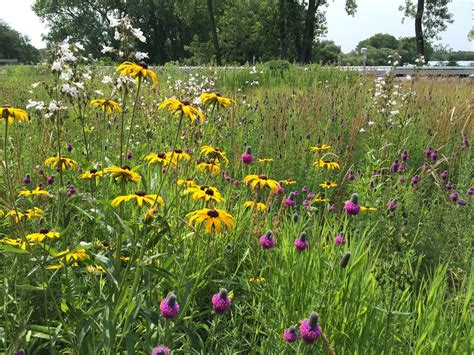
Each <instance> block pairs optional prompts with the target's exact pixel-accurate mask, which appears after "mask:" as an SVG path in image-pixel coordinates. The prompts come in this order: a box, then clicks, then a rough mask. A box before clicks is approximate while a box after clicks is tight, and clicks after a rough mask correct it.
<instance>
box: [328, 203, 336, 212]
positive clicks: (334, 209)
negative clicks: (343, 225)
mask: <svg viewBox="0 0 474 355" xmlns="http://www.w3.org/2000/svg"><path fill="white" fill-rule="evenodd" d="M328 210H329V211H330V212H336V211H337V207H336V205H335V204H331V205H329V206H328Z"/></svg>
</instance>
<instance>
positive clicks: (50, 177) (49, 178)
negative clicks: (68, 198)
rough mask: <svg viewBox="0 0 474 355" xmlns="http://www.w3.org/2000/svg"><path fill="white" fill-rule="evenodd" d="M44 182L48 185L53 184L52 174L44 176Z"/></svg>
mask: <svg viewBox="0 0 474 355" xmlns="http://www.w3.org/2000/svg"><path fill="white" fill-rule="evenodd" d="M46 183H47V184H48V185H52V184H54V176H52V175H51V176H48V177H47V178H46Z"/></svg>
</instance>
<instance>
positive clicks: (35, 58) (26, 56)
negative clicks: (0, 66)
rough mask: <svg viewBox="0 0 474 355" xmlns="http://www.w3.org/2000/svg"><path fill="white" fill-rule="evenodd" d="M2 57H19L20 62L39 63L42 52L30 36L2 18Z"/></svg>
mask: <svg viewBox="0 0 474 355" xmlns="http://www.w3.org/2000/svg"><path fill="white" fill-rule="evenodd" d="M0 58H1V59H17V60H18V61H19V62H20V63H38V62H39V60H40V53H39V51H38V49H36V48H35V47H33V46H32V45H31V43H30V40H29V38H28V37H26V36H23V35H22V34H21V33H19V32H18V31H15V30H14V29H12V28H11V27H10V26H9V25H8V24H6V23H5V22H3V21H1V20H0Z"/></svg>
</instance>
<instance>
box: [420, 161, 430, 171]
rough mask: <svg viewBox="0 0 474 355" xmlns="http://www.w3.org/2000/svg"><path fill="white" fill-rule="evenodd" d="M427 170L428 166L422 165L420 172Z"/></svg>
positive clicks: (426, 164)
mask: <svg viewBox="0 0 474 355" xmlns="http://www.w3.org/2000/svg"><path fill="white" fill-rule="evenodd" d="M429 168H430V165H429V164H428V163H423V165H422V166H421V171H423V172H425V171H428V169H429Z"/></svg>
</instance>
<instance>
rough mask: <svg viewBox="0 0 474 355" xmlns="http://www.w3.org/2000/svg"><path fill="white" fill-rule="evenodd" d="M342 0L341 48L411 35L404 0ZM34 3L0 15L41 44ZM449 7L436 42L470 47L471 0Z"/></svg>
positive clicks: (334, 9)
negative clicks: (349, 8) (349, 4)
mask: <svg viewBox="0 0 474 355" xmlns="http://www.w3.org/2000/svg"><path fill="white" fill-rule="evenodd" d="M78 1H80V0H78ZM344 2H345V0H333V1H332V2H331V1H330V2H329V3H330V6H329V7H328V8H327V10H326V11H327V12H326V14H327V24H328V33H327V35H326V38H327V39H330V40H333V41H334V42H336V44H338V45H340V46H341V48H342V51H343V52H349V51H351V50H352V49H354V48H355V47H356V45H357V43H359V42H360V41H361V40H363V39H366V38H368V37H370V36H372V35H374V34H375V33H390V34H392V35H394V36H395V37H400V36H414V31H415V30H414V21H413V20H407V21H405V23H404V24H402V22H401V19H402V13H401V12H400V11H398V7H399V6H400V5H402V4H403V3H404V2H405V0H357V4H358V10H357V13H356V14H355V16H354V17H351V16H348V15H347V14H346V13H345V11H344ZM33 3H34V0H0V9H1V12H0V19H2V20H4V21H6V22H7V23H8V24H9V25H10V26H11V27H13V28H14V29H15V30H17V31H19V32H21V33H23V34H25V35H27V36H28V37H29V38H30V39H31V42H32V44H33V45H34V46H35V47H37V48H44V47H45V43H44V42H43V41H42V39H41V35H42V34H45V33H47V32H48V29H47V27H46V26H45V25H43V24H42V23H41V21H40V20H39V18H38V17H37V16H36V15H35V14H34V12H33V11H32V10H31V5H32V4H33ZM449 8H450V10H451V12H452V13H453V14H454V23H453V24H450V25H448V29H447V30H446V32H444V33H442V34H441V37H442V39H441V41H439V42H438V43H442V44H443V45H448V46H449V47H450V48H452V49H453V50H470V51H473V50H474V42H469V41H468V39H467V34H468V32H469V31H470V30H471V28H473V26H474V0H452V2H451V3H450V5H449ZM4 14H8V16H5V15H4Z"/></svg>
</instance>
